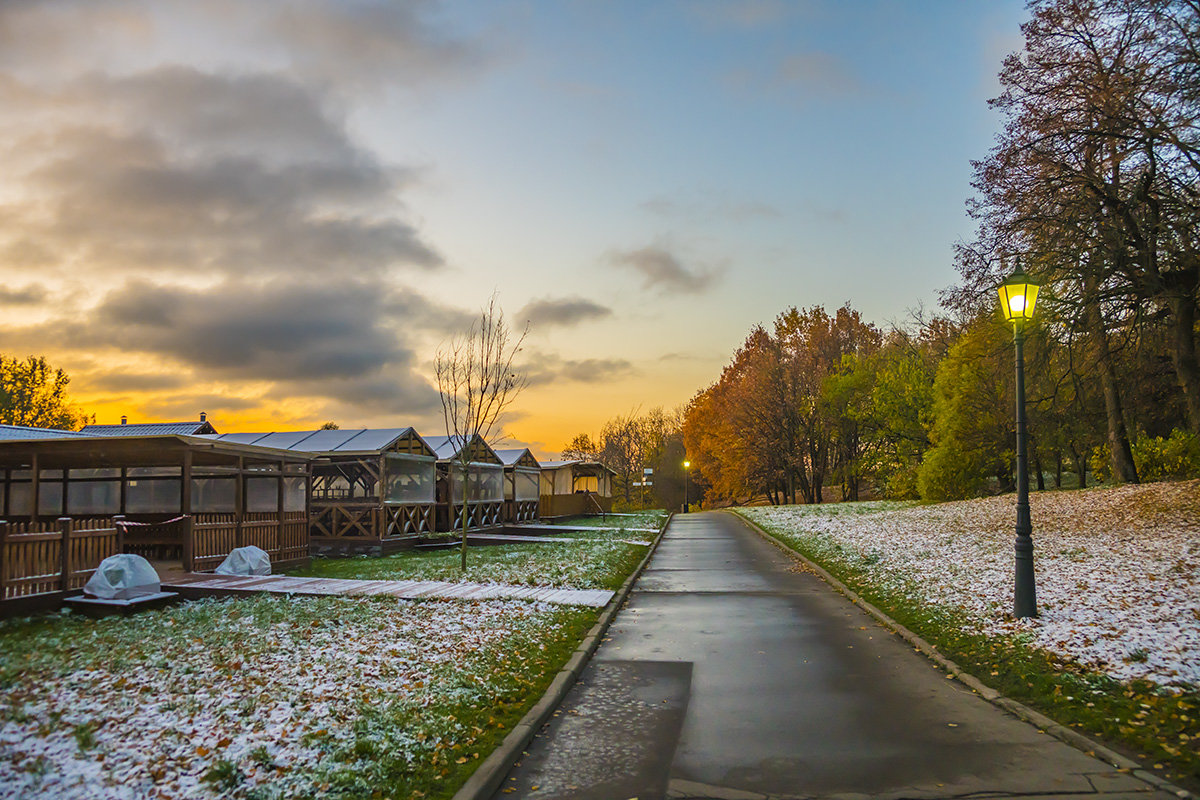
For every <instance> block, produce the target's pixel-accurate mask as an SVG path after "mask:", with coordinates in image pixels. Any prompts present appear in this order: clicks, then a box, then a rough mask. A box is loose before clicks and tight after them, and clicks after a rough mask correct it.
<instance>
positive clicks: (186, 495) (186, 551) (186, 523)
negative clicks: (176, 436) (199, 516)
mask: <svg viewBox="0 0 1200 800" xmlns="http://www.w3.org/2000/svg"><path fill="white" fill-rule="evenodd" d="M180 480H182V481H183V485H182V486H180V487H179V489H180V492H179V495H180V497H179V499H180V509H179V511H180V513H181V514H182V515H183V569H184V572H193V571H194V569H193V567H194V566H195V562H196V538H195V534H196V525H195V520H193V519H192V451H191V450H184V451H183V468H182V469H181V470H180Z"/></svg>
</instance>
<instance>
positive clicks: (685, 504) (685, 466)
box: [683, 461, 692, 514]
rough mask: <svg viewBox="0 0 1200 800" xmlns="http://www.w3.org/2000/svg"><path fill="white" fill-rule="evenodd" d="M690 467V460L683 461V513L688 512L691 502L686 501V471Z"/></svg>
mask: <svg viewBox="0 0 1200 800" xmlns="http://www.w3.org/2000/svg"><path fill="white" fill-rule="evenodd" d="M691 467H692V462H690V461H685V462H683V513H685V514H686V513H688V511H690V510H691V508H692V506H691V503H690V502H689V501H688V471H689V470H690V469H691Z"/></svg>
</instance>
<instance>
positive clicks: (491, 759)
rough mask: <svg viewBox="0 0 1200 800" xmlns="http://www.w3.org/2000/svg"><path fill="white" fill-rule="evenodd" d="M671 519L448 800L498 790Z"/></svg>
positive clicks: (475, 798) (470, 799) (471, 799)
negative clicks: (550, 677) (531, 699)
mask: <svg viewBox="0 0 1200 800" xmlns="http://www.w3.org/2000/svg"><path fill="white" fill-rule="evenodd" d="M674 518H675V513H674V512H671V513H670V514H668V515H667V519H666V521H665V522H663V524H662V527H661V528H660V529H659V531H658V533H657V534H656V535H655V537H654V541H653V542H652V543H651V544H650V547H649V548H648V549H647V551H646V555H645V557H644V558H643V559H642V560H641V563H639V564H638V565H637V568H636V569H634V571H633V572H632V573H631V574H630V575H629V577H628V578H626V579H625V582H624V583H623V584H621V588H620V589H618V590H617V593H616V594H615V595H613V599H612V600H610V601H609V602H608V605H607V606H605V608H604V611H602V612H601V613H600V618H599V619H597V620H596V624H595V625H593V626H592V629H591V630H590V631H588V634H587V636H585V637H583V641H582V642H580V643H579V646H578V647H576V648H575V652H574V653H572V654H571V657H570V658H569V659H567V663H565V664H563V667H562V669H560V670H559V671H558V674H557V675H555V676H554V680H552V681H551V682H550V686H549V687H547V688H546V692H545V694H543V695H542V697H541V699H540V700H538V701H537V702H536V703H534V704H533V708H531V709H529V711H528V712H526V714H525V716H524V717H522V718H521V721H520V722H518V723H517V724H516V725H514V726H513V729H512V730H511V731H509V732H508V735H507V736H505V737H504V740H503V741H501V742H500V745H499V746H498V747H497V748H496V749H495V750H493V751H492V752H491V755H489V756H488V757H487V758H485V759H484V760H483V763H482V764H480V765H479V769H477V770H475V771H474V772H473V773H471V777H469V778H467V781H466V783H464V784H463V785H462V787H461V788H460V789H459V790H458V791H457V792H455V793H454V797H453V798H452V800H486V798H489V797H491V796H492V795H493V794H495V793H496V791H497V790H498V789H499V788H500V785H501V784H502V783H503V782H504V778H505V776H507V775H508V773H509V771H510V770H511V769H512V768H513V765H514V764H516V763H517V761H518V760H520V758H521V755H522V753H523V752H524V750H525V747H526V746H527V745H528V744H529V742H530V741H531V740H532V739H533V737H534V736H535V735H536V734H537V732H538V731H539V730H541V728H542V726H543V725H545V724H546V722H547V721H548V720H549V719H550V716H551V715H552V714H553V713H554V711H555V710H556V709H557V708H558V706H559V705H560V704H561V703H562V701H563V699H564V698H565V697H566V696H567V692H568V691H570V689H571V687H572V686H574V685H575V681H576V680H578V679H579V676H580V675H581V674H582V673H583V670H584V667H586V666H587V664H588V661H590V660H591V658H592V654H593V653H595V652H596V648H598V647H599V646H600V642H601V640H602V639H603V638H604V634H605V633H606V632H607V631H608V626H609V625H611V624H612V621H613V619H614V618H615V617H616V616H617V612H618V611H620V610H621V607H622V606H623V605H625V600H626V599H627V598H628V597H629V593H630V592H631V591H633V584H634V583H635V582H636V581H637V579H638V578H639V577H641V574H642V572H643V571H644V570H645V569H646V565H647V564H649V563H650V559H651V557H653V555H654V551H655V550H657V549H658V543H659V542H661V541H662V537H663V533H664V532H665V531H666V530H667V526H668V525H670V524H671V520H672V519H674Z"/></svg>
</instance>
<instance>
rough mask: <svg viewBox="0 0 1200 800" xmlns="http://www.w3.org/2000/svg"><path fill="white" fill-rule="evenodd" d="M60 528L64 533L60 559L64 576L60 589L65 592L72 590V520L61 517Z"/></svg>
mask: <svg viewBox="0 0 1200 800" xmlns="http://www.w3.org/2000/svg"><path fill="white" fill-rule="evenodd" d="M58 527H59V529H60V530H61V531H62V553H61V555H62V558H61V559H60V562H61V563H60V568H61V569H62V575H61V576H60V578H59V583H58V586H59V589H61V590H62V591H64V592H67V591H70V589H71V566H72V564H71V518H70V517H59V518H58Z"/></svg>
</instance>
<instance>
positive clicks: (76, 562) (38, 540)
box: [0, 517, 122, 600]
mask: <svg viewBox="0 0 1200 800" xmlns="http://www.w3.org/2000/svg"><path fill="white" fill-rule="evenodd" d="M121 545H122V542H121V531H120V530H119V529H118V528H117V526H116V525H115V524H113V521H112V520H111V519H70V518H66V517H63V518H61V519H58V520H56V521H54V522H11V523H10V522H0V600H14V599H17V598H27V597H31V596H34V595H50V594H60V595H61V594H66V593H68V592H71V591H74V590H76V589H79V588H82V586H83V585H84V584H85V583H87V580H88V578H90V577H91V576H92V573H93V572H95V571H96V567H98V566H100V562H101V561H103V560H104V559H106V558H108V557H109V556H111V555H115V554H117V553H119V552H121Z"/></svg>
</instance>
